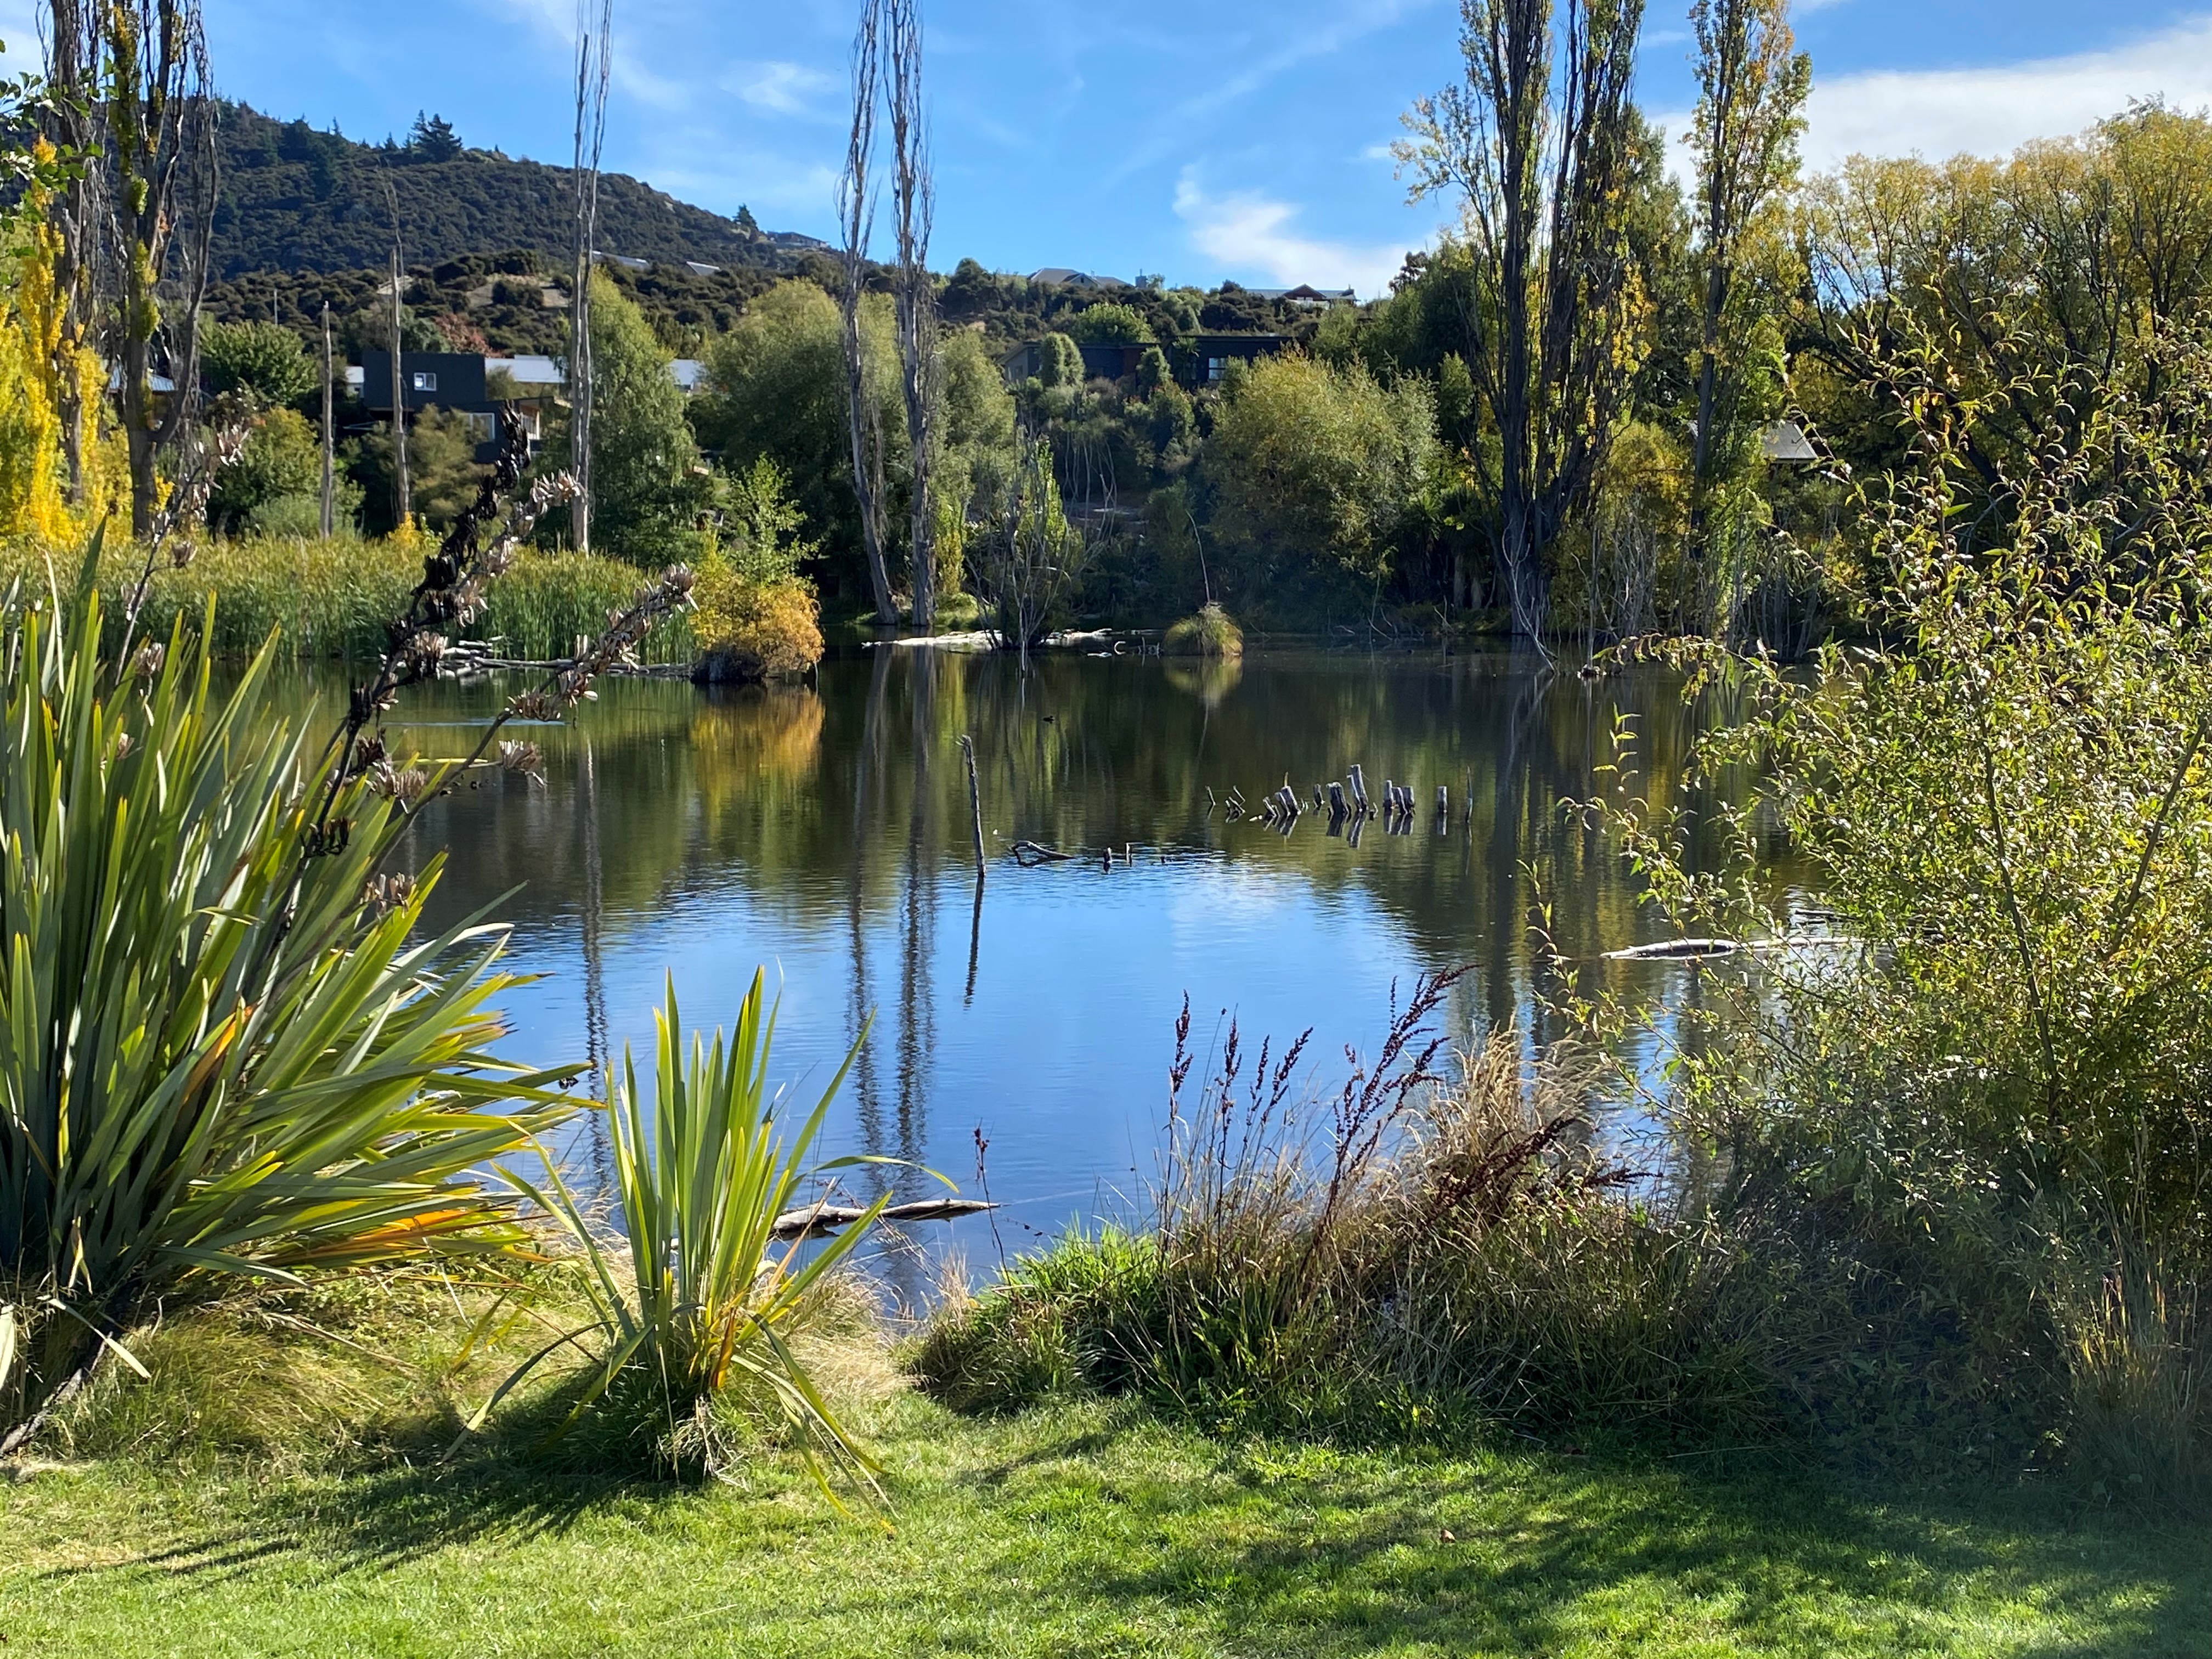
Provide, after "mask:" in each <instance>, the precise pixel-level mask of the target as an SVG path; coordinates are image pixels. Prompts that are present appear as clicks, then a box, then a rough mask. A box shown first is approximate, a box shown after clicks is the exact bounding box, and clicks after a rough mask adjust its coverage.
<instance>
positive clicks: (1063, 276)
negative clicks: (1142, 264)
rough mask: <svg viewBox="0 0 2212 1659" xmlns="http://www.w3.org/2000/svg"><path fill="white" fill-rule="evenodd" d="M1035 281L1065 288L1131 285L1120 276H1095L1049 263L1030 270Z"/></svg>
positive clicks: (1032, 280)
mask: <svg viewBox="0 0 2212 1659" xmlns="http://www.w3.org/2000/svg"><path fill="white" fill-rule="evenodd" d="M1030 281H1031V282H1033V283H1060V285H1061V286H1062V287H1065V288H1127V287H1128V286H1129V285H1128V284H1127V283H1125V282H1123V281H1122V280H1121V278H1120V277H1119V276H1092V275H1091V273H1090V272H1089V271H1087V270H1075V269H1074V268H1073V266H1070V265H1047V266H1046V267H1045V268H1044V269H1043V270H1033V271H1031V272H1030Z"/></svg>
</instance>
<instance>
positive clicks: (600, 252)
mask: <svg viewBox="0 0 2212 1659" xmlns="http://www.w3.org/2000/svg"><path fill="white" fill-rule="evenodd" d="M592 258H593V259H595V260H604V261H605V262H606V263H607V264H615V265H620V266H621V267H622V268H623V270H652V269H653V261H652V260H650V259H633V258H629V256H628V255H626V254H621V253H609V252H606V250H605V249H604V248H596V247H595V248H593V249H592Z"/></svg>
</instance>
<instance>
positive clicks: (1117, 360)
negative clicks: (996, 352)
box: [999, 341, 1150, 386]
mask: <svg viewBox="0 0 2212 1659" xmlns="http://www.w3.org/2000/svg"><path fill="white" fill-rule="evenodd" d="M1076 349H1077V350H1078V351H1079V352H1081V353H1082V354H1083V378H1084V379H1085V380H1134V379H1135V378H1136V374H1137V367H1138V365H1139V364H1140V363H1141V362H1144V360H1145V353H1146V350H1148V349H1150V348H1148V347H1146V346H1141V345H1079V346H1078V347H1076ZM999 366H1000V368H1003V369H1004V370H1005V371H1006V383H1007V384H1008V385H1009V386H1019V385H1020V384H1021V383H1022V382H1023V381H1024V380H1028V379H1029V378H1030V376H1031V375H1033V374H1038V373H1039V372H1041V371H1042V369H1043V368H1044V349H1043V347H1042V345H1041V344H1040V343H1037V342H1035V341H1032V342H1031V343H1030V344H1028V345H1022V346H1016V347H1015V348H1014V349H1012V351H1009V352H1008V353H1007V354H1006V356H1003V357H1001V358H1000V359H999Z"/></svg>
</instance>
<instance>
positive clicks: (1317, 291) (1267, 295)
mask: <svg viewBox="0 0 2212 1659" xmlns="http://www.w3.org/2000/svg"><path fill="white" fill-rule="evenodd" d="M1244 291H1245V292H1246V293H1247V294H1250V295H1257V296H1258V297H1259V298H1261V299H1262V300H1289V301H1294V302H1303V303H1305V304H1309V305H1311V304H1322V305H1339V304H1345V305H1348V304H1350V303H1351V302H1352V301H1353V300H1354V299H1356V298H1357V297H1358V296H1357V295H1354V294H1353V293H1352V290H1351V289H1348V288H1316V287H1315V286H1314V285H1313V284H1312V283H1299V284H1298V285H1297V287H1296V288H1248V289H1245V290H1244Z"/></svg>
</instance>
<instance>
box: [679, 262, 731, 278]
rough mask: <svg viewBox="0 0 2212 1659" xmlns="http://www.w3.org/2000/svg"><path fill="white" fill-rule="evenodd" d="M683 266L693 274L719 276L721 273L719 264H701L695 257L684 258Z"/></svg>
mask: <svg viewBox="0 0 2212 1659" xmlns="http://www.w3.org/2000/svg"><path fill="white" fill-rule="evenodd" d="M684 269H685V270H688V271H690V273H691V274H692V275H693V276H720V275H721V274H722V268H721V266H720V265H707V264H700V263H699V261H698V260H696V259H686V260H685V261H684Z"/></svg>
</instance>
